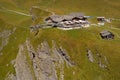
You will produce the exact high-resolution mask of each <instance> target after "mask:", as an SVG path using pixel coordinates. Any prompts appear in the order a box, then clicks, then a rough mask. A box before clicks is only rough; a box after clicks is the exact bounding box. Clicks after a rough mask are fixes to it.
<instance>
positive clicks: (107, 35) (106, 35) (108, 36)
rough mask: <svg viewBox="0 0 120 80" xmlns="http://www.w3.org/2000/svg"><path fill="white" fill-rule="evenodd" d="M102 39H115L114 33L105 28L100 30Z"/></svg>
mask: <svg viewBox="0 0 120 80" xmlns="http://www.w3.org/2000/svg"><path fill="white" fill-rule="evenodd" d="M100 36H101V37H102V39H114V34H113V33H112V32H110V31H107V30H103V31H101V32H100Z"/></svg>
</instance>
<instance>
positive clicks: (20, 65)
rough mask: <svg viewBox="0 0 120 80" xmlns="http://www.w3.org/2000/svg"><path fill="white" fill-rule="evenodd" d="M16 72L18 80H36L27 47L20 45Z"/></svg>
mask: <svg viewBox="0 0 120 80" xmlns="http://www.w3.org/2000/svg"><path fill="white" fill-rule="evenodd" d="M14 67H15V71H16V77H17V80H34V78H33V75H32V73H31V69H30V67H29V63H28V61H27V56H26V52H25V46H24V45H20V47H19V52H18V55H17V58H16V63H15V66H14Z"/></svg>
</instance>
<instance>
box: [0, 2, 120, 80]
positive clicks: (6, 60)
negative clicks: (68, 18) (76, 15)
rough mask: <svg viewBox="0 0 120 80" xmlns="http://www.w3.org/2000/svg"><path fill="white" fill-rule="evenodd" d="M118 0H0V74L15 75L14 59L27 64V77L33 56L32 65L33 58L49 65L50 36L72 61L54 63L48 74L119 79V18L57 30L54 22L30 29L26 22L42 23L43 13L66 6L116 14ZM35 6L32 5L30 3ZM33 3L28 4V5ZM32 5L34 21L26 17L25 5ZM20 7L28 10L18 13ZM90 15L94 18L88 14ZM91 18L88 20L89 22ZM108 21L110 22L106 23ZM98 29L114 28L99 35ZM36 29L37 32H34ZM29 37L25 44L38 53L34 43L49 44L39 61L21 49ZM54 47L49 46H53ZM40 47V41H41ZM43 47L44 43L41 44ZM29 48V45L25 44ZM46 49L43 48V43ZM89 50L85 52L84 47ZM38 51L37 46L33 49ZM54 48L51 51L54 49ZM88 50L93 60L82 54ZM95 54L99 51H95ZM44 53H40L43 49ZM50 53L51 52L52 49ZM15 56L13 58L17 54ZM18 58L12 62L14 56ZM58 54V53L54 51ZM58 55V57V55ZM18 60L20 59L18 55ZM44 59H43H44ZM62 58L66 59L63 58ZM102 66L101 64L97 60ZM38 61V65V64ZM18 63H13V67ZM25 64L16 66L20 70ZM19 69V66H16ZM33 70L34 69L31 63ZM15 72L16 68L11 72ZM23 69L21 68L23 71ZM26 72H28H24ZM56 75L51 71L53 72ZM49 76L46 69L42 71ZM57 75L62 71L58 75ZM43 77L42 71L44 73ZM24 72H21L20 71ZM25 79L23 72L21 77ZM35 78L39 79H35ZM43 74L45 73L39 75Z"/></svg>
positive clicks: (77, 79)
mask: <svg viewBox="0 0 120 80" xmlns="http://www.w3.org/2000/svg"><path fill="white" fill-rule="evenodd" d="M119 3H120V1H119V0H109V1H108V0H101V1H96V0H92V1H91V0H69V1H68V0H59V1H58V0H51V1H48V0H34V1H32V0H27V1H25V0H7V1H6V0H1V1H0V80H5V79H8V80H9V78H8V77H9V75H11V74H12V75H14V76H17V78H18V76H19V77H21V76H20V73H19V71H18V72H16V68H15V67H14V64H17V65H19V63H20V62H23V65H24V63H26V64H27V65H25V68H26V66H27V67H29V68H28V69H26V71H27V70H30V72H28V73H29V74H30V75H32V76H33V79H35V80H36V79H38V78H39V77H38V76H36V75H37V73H35V72H34V66H33V64H34V63H33V61H32V60H35V63H36V65H38V66H39V65H42V64H39V61H40V62H41V63H44V60H45V63H46V64H43V66H46V65H47V64H48V65H50V66H49V67H48V69H49V68H52V69H53V72H54V69H55V68H53V65H51V64H53V63H55V61H56V60H55V61H53V62H52V61H51V59H49V58H53V59H54V57H53V56H52V55H54V54H53V53H54V52H53V51H52V50H55V49H54V48H55V47H54V45H53V41H55V42H56V45H58V48H59V47H60V48H61V47H62V48H63V49H65V50H66V52H67V55H69V57H70V60H71V61H73V63H74V66H72V67H69V66H68V65H67V63H62V64H58V62H59V60H58V62H57V61H56V64H58V65H59V67H60V68H59V67H56V74H55V73H53V74H51V75H52V76H54V77H52V78H49V79H53V78H54V79H55V80H56V79H57V80H63V79H64V80H119V79H120V76H119V75H120V70H119V68H120V65H119V61H120V60H119V57H120V51H119V48H120V29H119V28H120V24H119V20H113V21H112V23H111V24H106V25H105V26H103V27H97V26H91V27H90V28H85V29H78V30H69V31H63V30H59V29H56V28H50V29H39V30H37V31H35V32H30V26H31V25H32V26H34V25H36V24H41V23H42V24H43V23H44V22H43V19H44V18H45V17H47V16H48V15H50V14H52V12H54V13H56V14H68V13H70V12H83V13H85V14H86V15H89V16H93V17H96V16H105V17H108V18H115V19H119V18H120V15H119V14H120V9H119V7H120V5H119ZM35 7H37V8H35ZM32 8H33V9H32ZM31 9H32V13H33V14H32V15H34V17H35V21H32V15H31V14H30V12H31V11H30V10H31ZM16 12H19V13H24V14H27V15H30V16H26V15H21V14H19V13H16ZM94 19H95V18H94ZM94 19H93V20H92V22H94ZM110 26H112V27H110ZM102 30H109V31H111V32H112V33H113V34H115V39H114V40H103V39H102V38H101V37H100V35H99V33H100V32H101V31H102ZM36 32H37V34H36ZM28 39H29V41H30V45H32V46H33V48H34V52H36V55H37V53H40V52H41V53H40V54H42V53H44V52H45V50H44V49H43V48H42V49H43V52H42V51H41V50H40V51H39V50H38V49H41V47H39V46H40V45H41V44H42V43H43V42H47V43H48V45H49V49H50V52H49V54H50V56H49V55H48V54H47V59H46V58H45V59H44V57H42V58H43V62H42V60H41V59H38V60H39V61H38V62H37V59H36V58H39V57H41V56H39V57H38V56H37V57H36V58H35V59H31V58H30V56H29V50H27V46H26V45H27V44H26V41H27V40H28ZM20 45H22V46H24V49H23V52H21V56H24V58H22V57H19V55H20ZM53 47H54V48H53ZM44 48H45V47H44ZM45 49H46V48H45ZM31 50H32V49H31ZM47 50H48V48H47ZM89 50H90V52H91V53H88V51H89ZM37 51H38V52H37ZM56 53H57V52H56ZM88 54H89V55H92V57H93V58H94V62H91V61H90V60H89V58H88V56H87V55H88ZM98 55H99V56H101V57H98ZM43 56H44V55H43ZM54 56H55V55H54ZM18 57H19V58H18ZM16 58H17V60H18V63H17V61H16V62H14V59H16ZM57 58H58V57H57ZM60 59H61V58H60ZM19 60H21V61H19ZM47 61H48V62H49V63H47ZM65 62H66V61H65ZM104 65H105V66H107V67H103V66H104ZM43 66H39V67H38V69H41V68H43ZM17 68H18V67H17ZM25 68H24V69H23V70H21V71H23V73H24V70H25ZM20 69H22V67H20ZM48 69H47V68H43V71H40V72H38V73H39V74H41V73H44V72H46V74H45V75H43V76H46V75H47V73H50V72H51V71H49V70H48ZM35 70H36V69H35ZM16 73H17V74H16ZM24 74H25V73H24ZM29 74H28V75H29ZM56 75H57V77H56ZM48 76H50V74H49V75H48ZM61 76H62V77H61ZM46 77H47V76H46ZM26 78H27V77H26ZM23 79H25V78H23ZM38 80H39V79H38ZM45 80H47V79H45Z"/></svg>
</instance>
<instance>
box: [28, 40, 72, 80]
mask: <svg viewBox="0 0 120 80" xmlns="http://www.w3.org/2000/svg"><path fill="white" fill-rule="evenodd" d="M26 45H27V50H28V53H29V56H30V57H31V60H32V63H33V70H34V74H35V77H36V79H37V80H64V62H66V64H68V65H69V66H70V64H71V63H70V61H71V60H70V57H69V56H68V55H67V52H65V50H64V49H63V48H60V47H58V46H57V45H56V43H55V42H54V41H53V45H52V49H51V48H50V47H49V44H48V43H47V42H46V41H44V42H42V43H41V44H40V45H38V47H37V50H36V51H35V50H34V48H33V46H32V45H31V43H30V41H29V40H27V41H26ZM60 50H61V51H60ZM63 53H64V54H65V55H63ZM71 65H72V64H71ZM56 68H57V69H59V71H60V72H59V78H58V76H57V75H58V74H57V71H56Z"/></svg>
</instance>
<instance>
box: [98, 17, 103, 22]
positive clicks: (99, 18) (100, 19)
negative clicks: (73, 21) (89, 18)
mask: <svg viewBox="0 0 120 80" xmlns="http://www.w3.org/2000/svg"><path fill="white" fill-rule="evenodd" d="M97 21H99V22H105V17H97Z"/></svg>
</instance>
